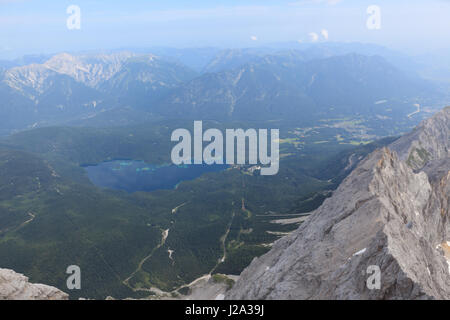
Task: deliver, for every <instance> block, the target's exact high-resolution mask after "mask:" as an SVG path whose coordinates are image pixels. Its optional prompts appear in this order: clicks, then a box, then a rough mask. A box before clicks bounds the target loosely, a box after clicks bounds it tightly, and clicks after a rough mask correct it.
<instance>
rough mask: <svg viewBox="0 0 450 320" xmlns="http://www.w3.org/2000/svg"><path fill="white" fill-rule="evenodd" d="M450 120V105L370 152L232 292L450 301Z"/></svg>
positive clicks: (271, 296) (238, 294)
mask: <svg viewBox="0 0 450 320" xmlns="http://www.w3.org/2000/svg"><path fill="white" fill-rule="evenodd" d="M449 124H450V108H449V107H447V108H446V109H444V110H443V111H441V112H439V113H438V114H436V115H435V116H434V117H432V118H431V119H428V120H426V121H425V122H423V123H422V124H421V125H420V126H419V127H418V128H416V129H415V130H414V131H413V132H412V133H411V134H408V135H406V136H404V137H402V138H400V139H399V140H397V141H396V142H394V143H393V144H392V145H390V146H389V148H383V149H380V150H377V151H375V152H373V153H372V154H370V155H369V156H368V157H367V158H366V159H364V160H363V161H362V162H361V163H360V164H359V165H358V166H357V168H356V169H355V170H354V171H353V172H352V173H351V174H350V175H349V176H348V177H347V178H346V179H345V180H344V181H343V182H342V184H341V185H340V186H339V188H338V189H337V190H336V191H335V193H334V194H333V196H332V197H331V198H329V199H327V200H325V202H324V203H323V205H322V206H321V207H320V208H318V209H317V210H316V211H315V212H314V213H313V214H312V215H311V216H310V217H309V218H308V219H307V220H306V222H304V223H303V224H302V225H301V226H300V227H299V229H298V230H296V231H295V232H293V233H292V234H290V235H288V236H286V237H284V238H281V239H280V240H278V241H277V242H276V243H275V244H274V245H273V247H272V249H271V250H270V251H269V252H268V253H267V254H265V255H263V256H261V257H260V258H257V259H255V260H254V261H253V262H252V263H251V265H250V266H249V267H248V268H247V269H245V270H244V271H243V272H242V274H241V276H240V278H239V280H238V281H237V282H236V284H235V286H234V287H233V288H232V289H231V290H230V291H229V292H228V293H227V296H226V299H450V242H447V241H449V240H450V223H449V221H448V220H449V219H448V217H449V206H450V205H449V202H450V197H449V195H450V171H449V169H450V157H449V150H450V140H449V136H450V134H449V131H450V125H449ZM417 149H419V151H417ZM373 270H379V271H380V273H379V275H380V278H379V279H380V286H379V287H375V288H373V287H371V288H372V289H369V287H370V286H368V281H372V280H373V278H371V276H372V275H374V274H373Z"/></svg>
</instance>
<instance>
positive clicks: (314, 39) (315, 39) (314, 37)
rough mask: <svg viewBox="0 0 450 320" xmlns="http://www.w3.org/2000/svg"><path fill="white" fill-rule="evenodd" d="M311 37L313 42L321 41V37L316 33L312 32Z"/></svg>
mask: <svg viewBox="0 0 450 320" xmlns="http://www.w3.org/2000/svg"><path fill="white" fill-rule="evenodd" d="M309 37H310V38H311V42H317V41H319V35H318V34H317V33H315V32H310V33H309Z"/></svg>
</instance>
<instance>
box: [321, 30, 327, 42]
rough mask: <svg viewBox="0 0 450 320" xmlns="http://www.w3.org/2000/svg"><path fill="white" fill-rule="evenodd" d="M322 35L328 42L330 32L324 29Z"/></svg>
mask: <svg viewBox="0 0 450 320" xmlns="http://www.w3.org/2000/svg"><path fill="white" fill-rule="evenodd" d="M320 33H321V34H322V37H323V38H324V39H325V40H328V37H329V34H328V30H327V29H323V30H322V31H321V32H320Z"/></svg>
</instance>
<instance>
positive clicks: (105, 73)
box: [0, 45, 439, 134]
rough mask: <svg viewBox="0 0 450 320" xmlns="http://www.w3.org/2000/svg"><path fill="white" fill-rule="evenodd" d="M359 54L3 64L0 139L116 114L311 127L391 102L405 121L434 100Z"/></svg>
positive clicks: (269, 51) (74, 58)
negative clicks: (301, 123)
mask: <svg viewBox="0 0 450 320" xmlns="http://www.w3.org/2000/svg"><path fill="white" fill-rule="evenodd" d="M362 48H365V47H364V46H359V47H358V46H356V47H355V46H348V45H346V46H343V47H339V46H337V45H335V46H322V47H310V48H304V50H285V49H281V51H280V50H279V49H275V48H252V49H236V50H213V49H209V50H207V49H204V50H201V49H197V51H193V49H192V50H191V51H180V50H176V49H174V50H172V51H170V50H168V49H166V50H163V49H159V50H156V51H158V52H159V53H162V54H166V56H162V55H155V54H148V53H145V54H144V53H132V52H118V53H109V54H77V55H71V54H67V53H63V54H57V55H54V56H50V57H49V56H45V55H42V56H29V57H25V58H23V59H20V60H16V61H10V62H9V64H8V63H5V62H2V63H0V66H3V70H2V69H0V77H1V78H0V79H1V81H0V97H1V98H2V99H1V102H0V119H1V120H0V127H1V128H2V129H1V132H0V134H7V133H9V132H11V131H14V130H21V129H25V128H30V127H36V126H46V125H54V124H63V123H70V122H73V121H80V120H81V119H86V118H89V119H91V118H95V117H97V116H102V117H104V114H105V111H109V110H115V109H121V110H124V109H126V110H127V114H129V115H130V117H131V118H137V117H140V116H136V114H141V113H143V112H144V113H145V114H146V116H145V118H158V117H165V118H178V117H181V118H192V119H215V120H223V119H233V120H244V121H246V120H253V119H258V120H272V119H300V118H301V119H303V120H307V121H309V120H314V119H320V118H321V117H324V116H329V115H333V116H347V115H354V114H362V115H366V114H370V115H374V114H383V113H385V112H386V108H384V109H382V110H380V108H376V107H374V106H376V105H374V103H375V102H377V101H390V102H392V101H395V102H408V103H409V107H408V108H406V109H405V108H401V107H397V106H395V107H393V106H390V108H389V110H388V112H389V115H388V116H392V115H394V116H403V117H404V116H406V114H408V113H410V112H411V105H412V103H413V102H416V103H417V102H420V101H421V99H423V98H429V97H433V98H435V97H439V93H438V91H437V88H436V86H435V85H434V84H432V83H430V82H427V81H424V80H422V79H421V78H420V77H418V76H416V75H414V73H413V72H404V71H403V70H404V69H402V68H398V67H396V66H394V65H392V64H391V63H390V62H388V60H389V61H393V60H395V59H393V58H392V56H393V55H392V54H386V55H387V56H388V59H387V60H386V59H385V58H383V57H381V56H378V55H377V56H373V55H368V54H364V55H363V54H359V53H358V52H364V53H368V52H370V50H369V49H366V50H362ZM352 49H353V50H354V51H355V52H356V53H349V51H350V50H352ZM375 52H382V50H380V49H377V50H375ZM196 54H197V55H198V57H197V59H195V57H196ZM200 57H201V58H203V59H204V60H203V62H202V63H201V61H200ZM207 59H208V60H207ZM183 62H186V63H187V64H188V65H190V66H186V64H183ZM115 114H123V112H114V113H111V116H109V117H110V119H109V120H108V122H111V123H112V124H115V123H121V121H122V119H120V118H119V117H115V116H114V115H115Z"/></svg>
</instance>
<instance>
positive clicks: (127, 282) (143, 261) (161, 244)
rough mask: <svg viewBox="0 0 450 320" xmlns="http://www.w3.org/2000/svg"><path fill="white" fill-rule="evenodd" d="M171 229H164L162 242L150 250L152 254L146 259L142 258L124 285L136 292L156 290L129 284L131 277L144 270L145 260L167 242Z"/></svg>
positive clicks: (148, 257) (149, 256) (124, 281)
mask: <svg viewBox="0 0 450 320" xmlns="http://www.w3.org/2000/svg"><path fill="white" fill-rule="evenodd" d="M169 230H170V229H167V230H163V232H162V239H161V242H160V243H159V245H158V246H157V247H155V248H153V250H152V252H150V254H149V255H148V256H146V257H145V258H144V259H142V260H141V262H139V265H138V267H137V269H136V270H135V271H134V272H133V273H132V274H131V275H130V276H129V277H128V278H126V279H125V280H123V281H122V283H123V284H124V285H126V286H127V287H128V288H130V289H131V290H133V291H135V292H136V291H155V290H153V289H154V288H151V289H144V288H134V287H132V286H131V285H130V284H129V281H130V279H131V278H133V277H134V276H135V275H136V273H138V272H139V271H141V270H142V266H143V265H144V263H145V261H147V260H148V259H150V258H151V257H152V256H153V254H154V253H155V252H156V250H158V249H159V248H161V247H162V246H163V245H164V244H165V243H166V240H167V237H168V236H169ZM155 289H156V288H155ZM161 292H163V291H161Z"/></svg>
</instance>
